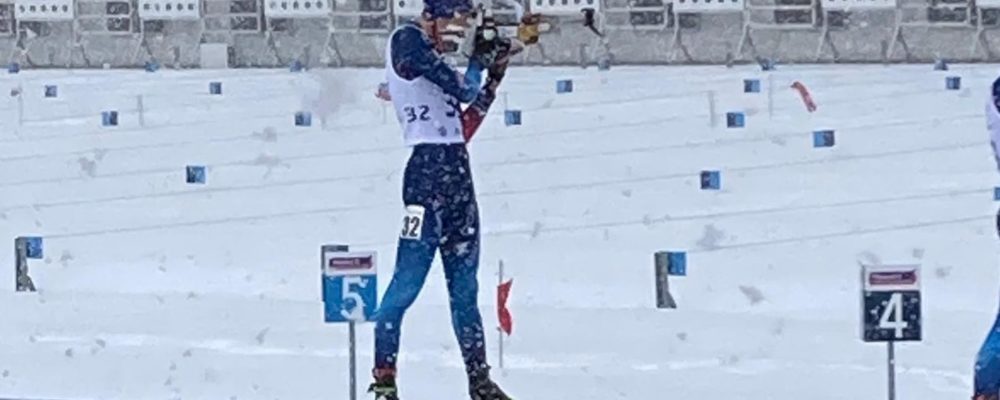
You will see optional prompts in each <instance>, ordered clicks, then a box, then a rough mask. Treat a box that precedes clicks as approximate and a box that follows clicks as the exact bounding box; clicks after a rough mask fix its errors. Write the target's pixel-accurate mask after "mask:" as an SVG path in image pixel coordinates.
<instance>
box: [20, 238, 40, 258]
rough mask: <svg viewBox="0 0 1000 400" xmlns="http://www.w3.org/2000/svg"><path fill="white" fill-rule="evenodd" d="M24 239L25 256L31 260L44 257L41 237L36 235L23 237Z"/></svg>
mask: <svg viewBox="0 0 1000 400" xmlns="http://www.w3.org/2000/svg"><path fill="white" fill-rule="evenodd" d="M23 239H24V250H25V253H26V254H25V257H28V258H30V259H32V260H41V259H42V258H44V257H45V251H44V249H43V247H42V238H41V237H37V236H31V237H25V238H23Z"/></svg>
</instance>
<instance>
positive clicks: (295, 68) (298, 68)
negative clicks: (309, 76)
mask: <svg viewBox="0 0 1000 400" xmlns="http://www.w3.org/2000/svg"><path fill="white" fill-rule="evenodd" d="M305 69H306V66H305V65H304V64H302V61H299V60H295V61H292V65H291V66H289V67H288V70H289V71H292V72H302V71H304V70H305Z"/></svg>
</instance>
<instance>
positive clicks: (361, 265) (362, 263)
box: [327, 257, 372, 270]
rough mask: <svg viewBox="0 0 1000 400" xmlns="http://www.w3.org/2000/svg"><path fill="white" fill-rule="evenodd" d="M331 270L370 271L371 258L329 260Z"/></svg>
mask: <svg viewBox="0 0 1000 400" xmlns="http://www.w3.org/2000/svg"><path fill="white" fill-rule="evenodd" d="M327 266H328V267H330V268H333V269H347V270H351V269H371V267H372V258H371V257H354V258H331V259H330V263H329V265H327Z"/></svg>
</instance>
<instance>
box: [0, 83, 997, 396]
mask: <svg viewBox="0 0 1000 400" xmlns="http://www.w3.org/2000/svg"><path fill="white" fill-rule="evenodd" d="M952 67H953V68H952V71H951V72H947V73H945V72H935V71H931V68H930V67H929V66H922V65H921V66H891V67H883V66H864V67H859V66H821V67H820V66H782V67H781V69H780V70H779V71H776V72H773V73H771V77H770V78H768V77H767V76H766V75H764V74H763V73H761V72H759V71H756V69H755V68H752V67H749V66H747V67H736V68H732V69H726V68H724V67H671V68H616V69H615V70H613V71H610V72H598V71H595V70H592V69H591V70H583V69H572V68H566V69H556V68H517V69H513V70H512V71H510V72H509V73H508V79H507V82H505V83H504V89H505V90H506V91H507V93H509V95H508V97H507V99H506V102H508V103H509V107H510V108H517V109H521V110H523V112H524V125H523V126H520V127H505V126H503V120H502V109H503V104H502V103H503V102H504V100H500V101H498V102H497V103H498V104H497V105H496V107H495V109H494V111H493V112H492V115H491V117H490V119H489V120H488V121H487V122H486V124H485V125H484V127H483V129H482V131H481V133H480V135H479V136H478V137H477V138H476V140H475V143H474V144H473V145H472V150H471V151H472V154H473V159H474V160H473V162H474V164H475V165H474V167H473V168H474V172H475V176H476V184H477V185H478V191H479V200H480V204H481V208H482V218H483V223H484V228H485V237H484V244H483V246H484V247H483V257H482V259H483V261H482V267H481V271H480V280H481V283H482V291H481V305H482V308H483V310H484V315H485V318H486V321H487V323H488V324H489V325H491V326H492V325H493V324H495V318H496V317H495V312H494V311H493V303H494V300H493V299H494V296H495V294H494V287H493V285H494V284H495V282H496V281H497V277H496V265H497V263H498V261H499V260H500V259H502V260H504V262H505V264H506V269H507V274H508V275H510V276H513V277H514V279H515V282H514V289H513V293H512V298H511V309H512V312H513V314H514V319H515V327H514V335H513V336H512V337H511V338H510V339H509V340H507V342H506V346H505V347H506V350H507V355H506V363H505V364H506V365H505V367H506V368H505V369H504V370H503V371H500V370H499V369H497V370H496V371H495V375H496V378H497V380H498V381H500V382H501V383H502V384H503V385H504V387H505V388H506V389H507V390H508V391H509V392H511V393H512V394H513V395H514V397H516V398H519V399H600V400H607V399H637V400H638V399H642V400H647V399H707V398H725V399H753V400H767V399H775V400H781V399H811V400H820V399H850V400H859V399H879V398H884V396H885V390H886V388H885V382H886V373H885V364H884V362H885V349H884V347H883V346H880V345H874V344H864V343H862V342H861V341H860V333H859V330H860V328H859V319H860V304H859V300H860V295H859V267H858V262H859V261H866V262H878V261H881V262H886V263H894V262H919V263H921V264H922V265H923V271H924V282H923V289H924V304H923V308H924V318H925V327H924V336H925V340H924V341H923V342H922V343H919V344H904V345H900V346H899V349H898V354H899V398H900V399H908V400H909V399H913V400H918V399H928V400H929V399H943V398H967V397H968V396H969V395H970V394H971V370H972V362H973V357H974V355H975V353H976V351H977V350H978V347H979V344H980V342H981V341H982V339H983V337H984V336H985V333H986V331H987V329H988V327H989V326H990V324H992V322H993V318H994V316H995V312H996V307H997V265H996V264H997V257H996V250H997V245H996V242H997V239H996V234H995V228H994V226H995V225H994V217H993V212H994V209H995V207H996V206H995V205H994V203H993V200H992V187H993V185H994V184H995V183H997V176H996V175H997V174H996V166H995V165H994V162H993V160H992V155H991V153H990V149H989V145H988V141H987V134H986V132H985V129H984V127H985V125H984V117H983V112H982V111H983V101H984V99H985V97H986V96H987V93H988V90H987V88H988V87H989V84H990V82H991V81H992V80H993V79H994V78H995V76H996V67H995V66H987V65H978V66H952ZM946 75H957V76H961V77H962V78H963V85H964V87H965V88H964V89H962V90H959V91H946V90H945V88H944V86H945V85H944V81H945V76H946ZM381 76H382V72H381V71H377V70H332V71H312V72H309V73H304V74H292V73H289V72H287V71H247V70H241V71H222V72H220V71H215V72H213V71H161V72H157V73H155V74H149V73H145V72H138V71H128V72H122V71H55V70H52V71H27V72H23V73H21V74H19V75H5V76H3V77H0V82H2V85H3V86H0V90H3V94H4V97H3V98H0V239H2V240H0V254H11V253H12V252H13V240H12V239H13V237H15V236H18V235H43V236H45V237H46V248H45V251H46V258H45V260H44V261H35V262H33V263H32V265H31V268H32V269H31V274H32V276H33V278H34V280H35V283H36V284H37V285H38V286H39V287H40V288H41V291H40V292H39V293H35V294H14V293H13V278H12V276H13V265H11V264H10V263H9V262H3V263H0V277H8V278H4V279H0V310H2V311H0V397H20V398H54V399H129V400H135V399H174V398H177V399H268V400H271V399H284V400H308V399H346V398H347V396H346V392H347V388H346V386H347V373H346V371H347V344H346V328H345V327H344V326H342V325H334V326H331V325H324V324H323V323H322V311H321V310H322V305H321V303H320V295H319V286H320V285H319V268H318V258H319V250H318V249H319V246H320V245H321V244H325V243H350V244H351V245H352V246H353V248H354V249H358V250H362V249H371V250H376V251H378V252H379V254H380V259H381V260H382V265H381V274H380V285H381V287H382V289H383V290H384V288H385V286H386V285H387V284H388V281H389V278H390V274H391V271H392V260H393V259H394V258H395V238H396V233H397V232H398V230H399V219H400V216H401V215H402V204H401V200H400V193H399V191H400V172H401V168H402V166H403V164H404V162H405V160H406V156H407V151H406V149H405V148H404V147H403V146H402V145H401V139H400V134H399V129H398V126H397V125H396V122H395V117H394V116H393V115H391V113H390V110H389V109H388V108H387V107H386V106H385V105H384V104H381V103H380V102H379V101H378V100H376V99H375V98H374V97H373V92H374V88H375V86H376V84H377V83H378V82H379V80H380V77H381ZM754 77H757V78H761V79H763V81H764V86H765V88H764V93H760V94H744V93H742V79H744V78H754ZM557 79H573V80H574V83H575V86H576V87H575V89H576V92H575V93H571V94H556V93H555V81H556V80H557ZM768 79H770V80H771V83H770V84H771V85H773V105H772V106H771V107H769V105H768V104H769V101H768V94H767V87H768V85H769V83H768V82H769V81H768ZM795 80H799V81H801V82H803V83H805V84H806V85H807V86H808V87H809V88H810V90H811V91H812V94H813V96H814V98H815V99H816V101H817V102H818V103H819V111H818V112H816V113H813V114H810V113H807V112H806V111H805V109H804V107H803V105H802V102H801V100H800V99H799V98H798V96H797V94H796V93H795V91H793V90H792V89H790V88H789V87H788V86H789V85H790V84H791V82H793V81H795ZM211 81H221V82H222V83H223V90H224V93H225V94H224V95H222V96H210V95H209V94H208V84H209V82H211ZM46 84H57V85H59V91H60V93H59V96H60V97H59V98H56V99H46V98H43V96H42V93H43V89H42V88H43V86H44V85H46ZM17 86H20V87H22V88H23V98H22V99H23V101H24V110H25V111H24V115H23V120H24V122H23V125H22V126H18V123H17V120H18V115H17V103H18V98H17V97H7V96H6V92H7V90H8V89H11V88H15V87H17ZM710 90H711V91H714V93H715V103H716V104H715V107H714V109H715V115H714V118H713V116H711V115H710V113H709V110H710V107H709V95H708V91H710ZM137 95H142V96H143V98H142V103H143V108H144V109H145V112H144V115H143V118H144V124H145V127H140V126H139V120H138V113H137V111H136V110H137V98H136V96H137ZM111 109H116V110H119V111H120V112H121V117H120V119H121V126H119V127H115V128H106V127H101V126H100V112H101V111H102V110H111ZM299 110H312V111H313V112H314V113H315V121H314V122H315V126H313V127H310V128H301V127H295V126H293V124H292V121H293V118H292V115H293V113H294V112H296V111H299ZM733 110H742V111H745V112H746V113H747V115H748V121H747V128H745V129H726V128H725V127H724V126H722V125H724V123H725V119H724V113H725V112H727V111H733ZM713 119H714V122H715V127H712V123H713ZM824 128H825V129H835V130H836V131H837V141H838V142H837V145H836V147H834V148H831V149H813V148H812V147H811V146H812V138H811V131H812V130H814V129H824ZM188 164H197V165H206V166H208V168H209V173H208V184H207V185H204V186H195V185H186V184H185V183H184V167H185V165H188ZM702 169H720V170H721V171H722V182H723V190H721V191H718V192H714V191H702V190H699V188H698V182H699V180H698V173H699V171H700V170H702ZM666 249H677V250H688V251H689V252H690V253H689V260H688V261H689V267H688V269H689V276H687V277H683V278H675V279H673V281H672V288H673V291H674V294H675V296H676V298H677V301H678V303H679V305H680V308H679V309H677V310H657V309H655V307H654V301H655V295H654V279H653V265H652V264H653V253H654V252H655V251H658V250H666ZM446 307H447V297H446V293H445V288H444V282H443V277H442V274H441V272H440V268H439V267H436V268H435V269H434V271H433V272H432V276H431V279H430V280H429V281H428V283H427V286H426V287H425V289H424V292H423V294H422V296H421V297H420V298H419V299H418V301H417V304H416V305H415V306H414V308H413V309H412V310H411V312H410V313H409V314H408V316H407V319H406V324H405V326H404V337H403V354H402V358H401V364H400V369H401V371H400V373H401V375H400V385H401V390H402V394H403V396H404V399H406V400H426V399H461V398H465V396H466V395H465V384H464V377H463V372H462V369H461V365H460V357H459V355H458V349H457V346H456V344H455V341H454V338H453V337H452V334H451V328H450V324H449V320H448V318H449V317H448V313H447V310H446ZM370 328H371V325H365V326H362V327H361V331H360V332H361V337H360V354H359V356H360V361H361V365H360V366H359V370H360V371H359V374H360V376H361V377H362V379H361V382H360V384H361V385H362V386H363V385H366V384H367V382H368V379H367V376H368V370H369V369H370V367H371V364H370V362H371V361H370V360H371V339H372V338H371V329H370ZM488 345H489V347H490V356H491V358H492V359H493V361H494V364H496V362H495V360H496V352H495V349H496V345H497V340H496V337H495V336H494V335H491V336H490V337H489V341H488ZM362 389H363V387H362Z"/></svg>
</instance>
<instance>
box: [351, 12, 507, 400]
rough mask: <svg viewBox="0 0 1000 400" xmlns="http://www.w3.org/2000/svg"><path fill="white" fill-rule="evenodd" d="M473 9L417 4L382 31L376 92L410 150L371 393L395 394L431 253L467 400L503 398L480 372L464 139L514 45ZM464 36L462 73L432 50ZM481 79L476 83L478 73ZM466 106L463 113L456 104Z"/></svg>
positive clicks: (483, 367) (394, 398)
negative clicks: (415, 10)
mask: <svg viewBox="0 0 1000 400" xmlns="http://www.w3.org/2000/svg"><path fill="white" fill-rule="evenodd" d="M478 16H479V15H477V13H476V12H475V11H474V10H473V6H472V4H471V2H470V0H425V6H424V11H423V13H422V16H421V18H420V19H419V20H417V21H415V22H412V23H407V24H403V25H402V26H400V27H399V28H397V29H396V30H395V31H393V33H392V34H391V35H390V38H389V43H388V46H387V50H386V80H387V83H385V84H383V86H382V87H381V89H380V93H379V97H381V98H383V99H386V100H391V101H392V103H393V106H394V107H395V109H396V115H397V118H398V119H399V123H400V125H401V127H402V128H403V139H404V141H405V143H406V145H407V146H410V147H412V148H413V150H412V153H411V155H410V159H409V162H408V163H407V165H406V171H405V173H404V176H403V203H404V205H405V210H406V213H405V217H404V218H403V227H402V230H401V232H400V236H399V245H398V248H397V253H396V268H395V271H394V273H393V277H392V282H390V284H389V288H388V289H387V290H386V292H385V295H384V296H383V299H382V304H381V307H380V308H379V311H378V313H377V316H376V324H375V368H374V370H373V371H372V374H373V376H374V379H375V382H374V383H372V385H371V387H370V388H369V392H372V393H374V394H375V396H376V399H380V400H398V398H399V397H398V391H397V387H396V362H397V360H398V354H399V338H400V329H401V325H402V320H403V314H404V313H405V312H406V309H407V308H409V307H410V305H411V304H413V301H414V300H416V297H417V294H418V293H419V292H420V289H421V287H422V286H423V285H424V281H425V280H426V278H427V273H428V272H429V270H430V267H431V263H432V261H433V260H434V255H435V253H437V251H438V250H440V252H441V261H442V263H443V264H444V273H445V278H446V279H447V282H448V294H449V298H450V304H451V319H452V325H453V327H454V331H455V335H456V336H457V338H458V344H459V347H460V349H461V352H462V358H463V360H464V362H465V369H466V373H467V375H468V379H469V395H470V397H471V398H472V399H473V400H509V397H508V396H507V395H506V394H504V392H503V391H502V390H500V388H499V387H498V386H497V385H496V383H494V382H493V381H492V380H491V379H490V376H489V365H488V364H487V363H486V344H485V342H484V340H485V335H484V332H483V321H482V316H481V315H480V313H479V306H478V304H477V297H478V292H479V285H478V281H477V277H476V274H477V272H478V270H479V238H480V228H479V210H478V206H477V204H476V194H475V190H474V188H473V183H472V174H471V170H470V168H469V153H468V152H467V150H466V142H467V141H468V140H469V139H471V138H472V136H473V135H474V134H475V131H476V128H478V126H479V124H480V123H481V122H482V119H483V117H484V116H485V115H486V112H487V110H488V109H489V106H490V105H491V104H492V102H493V100H494V99H495V98H496V89H497V86H498V85H499V84H500V81H501V80H502V78H503V75H504V74H505V72H506V68H507V61H508V59H509V57H510V56H511V55H512V54H513V53H515V52H517V51H519V50H520V49H522V48H523V45H522V44H521V43H520V42H518V41H515V40H512V39H506V38H500V37H498V35H497V32H496V29H495V26H488V25H486V24H479V26H478V27H475V28H474V31H473V30H472V29H470V28H469V24H468V22H467V21H468V20H469V19H470V18H476V17H478ZM456 29H458V30H465V31H468V32H466V33H467V34H466V35H464V36H465V37H472V38H474V39H473V40H474V45H473V46H471V47H472V50H471V55H470V56H469V64H468V68H467V69H466V71H465V74H464V76H463V75H462V74H460V73H459V72H458V71H456V70H455V68H454V67H452V66H451V65H449V63H448V62H446V60H445V58H444V57H443V56H442V54H443V53H445V52H451V51H454V50H455V49H456V47H460V46H451V47H449V45H455V41H456V39H455V38H456V37H462V35H455V36H449V33H450V32H455V30H456ZM484 71H485V72H486V73H487V78H486V84H485V85H484V86H483V87H480V83H481V80H482V75H483V72H484ZM462 103H470V104H469V106H468V107H467V108H466V109H465V110H464V111H463V110H462V108H461V106H460V104H462Z"/></svg>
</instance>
